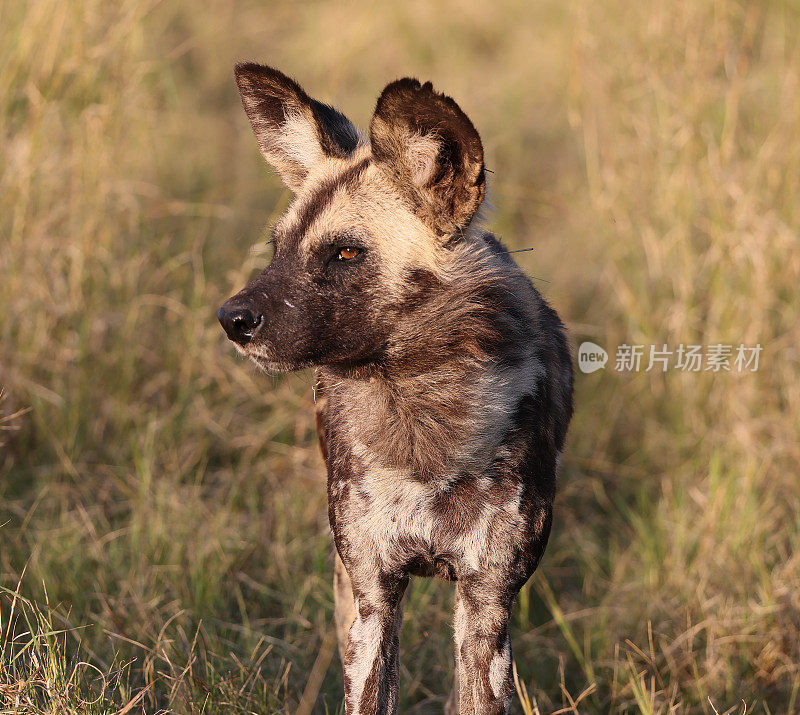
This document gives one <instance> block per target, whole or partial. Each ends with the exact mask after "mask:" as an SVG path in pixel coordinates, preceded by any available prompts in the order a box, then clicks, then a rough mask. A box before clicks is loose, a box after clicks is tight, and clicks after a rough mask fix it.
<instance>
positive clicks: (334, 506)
mask: <svg viewBox="0 0 800 715" xmlns="http://www.w3.org/2000/svg"><path fill="white" fill-rule="evenodd" d="M236 81H237V84H238V86H239V91H240V93H241V97H242V102H243V104H244V108H245V111H246V112H247V116H248V117H249V118H250V122H251V123H252V125H253V129H254V130H255V134H256V137H257V139H258V144H259V146H260V148H261V152H262V154H263V155H264V156H265V158H266V159H267V161H269V162H270V163H271V164H272V165H273V166H274V167H275V168H276V169H277V170H278V172H279V173H280V175H281V176H282V178H283V180H284V181H285V183H286V184H287V186H288V187H289V188H290V189H291V190H292V191H293V192H294V193H295V195H296V198H295V200H294V202H293V203H292V204H291V206H290V207H289V209H288V211H287V212H286V214H285V215H284V216H283V217H282V218H281V219H280V220H279V221H278V223H277V225H276V226H275V230H274V241H275V254H274V257H273V259H272V262H271V263H270V265H269V266H268V267H267V268H266V270H264V272H263V273H261V275H259V276H258V277H257V278H255V279H254V280H253V281H252V282H251V283H250V284H249V285H248V286H247V287H246V288H244V289H243V290H242V291H240V292H239V293H237V294H236V295H235V296H233V297H232V298H231V299H230V300H228V301H227V302H226V303H225V305H224V306H223V307H222V308H221V310H220V311H219V319H220V322H221V323H222V325H223V327H224V328H225V331H226V332H227V334H228V337H229V338H230V339H231V340H233V341H234V342H235V343H236V345H237V347H238V348H239V350H240V352H242V353H243V354H245V355H247V356H249V357H250V358H252V359H253V360H254V361H255V362H256V363H258V364H259V365H260V366H262V367H263V368H266V369H267V370H275V371H288V370H298V369H300V368H304V367H308V366H315V367H316V368H317V369H318V373H319V383H318V390H317V405H316V406H317V426H318V431H319V440H320V445H321V447H322V453H323V456H324V459H325V463H326V465H327V469H328V499H329V518H330V524H331V528H332V529H333V537H334V541H335V544H336V551H337V555H336V563H335V575H334V586H335V594H336V622H337V631H338V635H339V639H340V653H341V654H342V658H343V663H344V675H345V702H346V710H347V712H348V713H391V712H394V711H395V709H396V706H397V690H398V632H399V628H400V621H401V605H400V602H401V599H402V597H403V592H404V591H405V588H406V586H407V585H408V582H409V577H410V576H412V575H416V576H434V575H438V576H441V577H443V578H445V579H448V580H452V581H455V582H456V588H457V597H456V608H455V641H456V662H457V685H458V691H459V692H458V702H459V710H460V712H461V713H474V714H478V713H480V714H483V713H499V712H503V711H505V709H506V707H507V705H508V702H509V699H510V696H511V693H512V677H511V643H510V641H509V636H508V622H509V612H510V610H511V607H512V604H513V601H514V598H515V597H516V594H517V592H518V591H519V589H520V587H521V586H522V585H523V584H524V583H525V582H526V581H527V580H528V578H529V577H530V575H531V574H532V573H533V571H534V569H535V568H536V566H537V565H538V563H539V560H540V559H541V557H542V553H543V551H544V548H545V544H546V543H547V538H548V535H549V532H550V522H551V513H552V504H553V497H554V493H555V484H556V464H557V459H558V454H559V451H560V450H561V448H562V446H563V444H564V437H565V433H566V431H567V425H568V423H569V420H570V416H571V413H572V368H571V362H570V354H569V349H568V347H567V342H566V340H565V337H564V330H563V326H562V324H561V322H560V320H559V319H558V316H557V315H556V314H555V312H554V311H553V310H552V309H551V308H550V307H548V305H547V304H546V303H545V302H544V300H543V299H542V298H541V296H540V295H539V294H538V293H537V291H536V290H535V289H534V287H533V286H532V285H531V283H530V281H529V280H528V279H527V278H526V277H525V275H524V274H523V273H522V271H520V269H519V268H518V267H517V265H516V264H515V263H514V261H513V260H512V259H511V257H510V256H509V255H508V253H507V252H506V250H505V249H504V248H503V246H502V244H501V243H500V242H499V241H498V240H497V239H495V238H494V237H493V236H491V235H490V234H488V233H486V232H484V231H482V230H480V229H479V228H478V227H477V226H476V223H477V222H476V220H475V216H476V214H477V212H478V209H479V208H480V206H481V203H482V201H483V198H484V193H485V186H486V183H485V173H484V171H485V170H484V164H483V147H482V145H481V140H480V138H479V136H478V133H477V132H476V131H475V128H474V127H473V126H472V123H471V122H470V120H469V119H467V117H466V115H465V114H464V113H463V112H462V111H461V109H460V108H459V107H458V105H457V104H456V103H455V102H454V101H453V100H452V99H450V98H449V97H446V96H444V95H442V94H438V93H436V92H435V91H434V90H433V88H432V87H431V85H430V83H426V84H420V83H419V82H417V81H416V80H413V79H401V80H399V81H396V82H392V83H391V84H390V85H388V86H387V87H386V89H384V90H383V93H382V94H381V96H380V98H379V99H378V103H377V107H376V109H375V114H374V116H373V117H372V120H371V122H370V128H369V134H368V136H364V135H362V134H361V133H359V132H358V131H357V130H356V129H355V127H354V126H353V125H352V124H351V123H350V122H349V121H348V120H347V119H346V118H345V117H344V116H343V115H341V114H340V113H339V112H337V111H336V110H334V109H332V108H331V107H328V106H326V105H324V104H321V103H320V102H317V101H315V100H314V99H311V98H310V97H309V96H308V95H307V94H306V93H305V92H304V91H303V90H302V89H301V88H300V87H299V86H298V85H297V84H296V83H295V82H294V81H292V80H291V79H289V78H288V77H286V76H285V75H283V74H281V73H280V72H278V71H276V70H274V69H271V68H269V67H263V66H259V65H256V64H240V65H238V66H237V67H236Z"/></svg>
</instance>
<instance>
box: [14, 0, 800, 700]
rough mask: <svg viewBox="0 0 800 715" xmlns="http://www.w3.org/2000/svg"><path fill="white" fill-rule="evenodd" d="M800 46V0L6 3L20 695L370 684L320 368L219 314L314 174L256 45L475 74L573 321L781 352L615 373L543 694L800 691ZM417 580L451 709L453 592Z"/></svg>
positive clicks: (587, 329)
mask: <svg viewBox="0 0 800 715" xmlns="http://www.w3.org/2000/svg"><path fill="white" fill-rule="evenodd" d="M798 38H800V6H798V4H797V2H795V1H794V0H785V1H783V2H780V1H778V0H775V1H770V2H749V3H748V2H733V1H728V0H695V1H694V2H689V1H688V0H686V1H679V2H674V3H658V2H651V1H649V0H647V1H644V2H631V1H628V2H624V1H623V0H611V1H610V2H605V3H596V2H590V1H589V0H575V2H572V3H562V2H558V1H557V0H543V1H542V2H537V3H535V4H534V3H526V2H521V1H519V0H497V2H495V3H465V2H463V3H460V2H453V1H448V2H440V3H430V2H423V1H422V0H409V1H408V2H405V3H402V4H399V3H398V4H394V3H383V2H370V3H343V2H325V3H317V2H269V3H263V2H256V1H255V0H240V1H237V2H229V1H228V0H224V1H223V0H205V2H203V3H190V2H187V1H186V0H176V1H174V2H158V1H155V0H120V2H114V3H108V2H103V1H102V0H84V1H83V2H76V1H74V0H69V1H56V0H37V2H35V3H25V2H19V1H16V2H15V1H14V0H12V1H11V2H4V3H2V4H0V308H2V310H0V385H2V388H3V397H2V400H0V444H1V445H2V446H0V586H2V587H3V589H4V590H3V591H2V592H0V644H1V645H2V650H0V711H2V712H26V713H28V712H30V713H32V712H48V713H50V712H98V713H100V712H102V713H105V712H117V711H120V712H148V713H153V712H156V711H162V712H178V713H200V712H203V713H211V712H223V713H235V712H241V713H245V712H247V713H249V712H284V711H288V712H301V713H308V712H311V711H313V712H320V713H321V712H337V711H338V710H339V708H340V706H341V696H342V685H341V669H340V666H339V663H338V658H337V657H336V656H335V655H334V646H333V630H332V602H333V599H332V591H331V587H330V577H331V566H332V559H331V545H330V537H329V533H328V531H329V530H328V525H327V517H326V508H325V488H324V477H323V469H322V465H321V460H320V458H319V456H318V454H317V445H316V439H315V436H314V430H313V417H312V407H313V405H312V390H311V386H312V382H313V380H312V377H311V375H310V373H303V374H298V375H291V376H283V377H272V378H271V377H268V376H266V375H263V374H259V373H256V372H255V370H254V368H253V367H251V366H250V365H249V364H248V363H245V362H243V361H242V360H241V359H239V358H237V357H235V356H234V354H233V351H232V350H231V349H230V347H229V346H228V345H227V344H226V341H225V339H224V336H223V334H222V331H221V330H220V329H219V326H218V325H217V322H216V318H215V313H216V309H217V307H218V306H219V305H220V304H221V302H222V301H223V300H224V299H225V298H226V297H227V296H229V295H230V294H232V293H233V292H234V291H236V290H238V289H239V288H240V287H241V286H242V285H244V283H245V282H246V281H247V280H248V278H249V277H251V276H252V275H253V274H254V273H255V272H256V271H257V270H259V269H260V268H261V267H263V266H264V265H265V264H266V262H267V261H268V258H269V254H268V252H267V251H266V246H265V240H266V239H265V227H266V226H267V225H268V223H269V221H270V220H273V219H274V218H275V216H276V215H278V213H279V212H280V211H281V210H282V208H283V207H284V206H285V205H286V202H287V200H288V196H287V194H286V192H285V191H284V190H283V188H282V186H281V185H280V183H279V180H278V179H277V177H276V176H275V175H274V174H273V173H272V172H271V171H270V170H268V169H267V167H266V166H265V165H264V164H263V162H262V160H261V157H260V156H259V154H258V151H257V148H256V142H255V140H254V138H253V136H252V135H251V132H250V128H249V126H248V124H247V120H246V118H245V116H244V113H243V111H242V109H241V106H240V104H239V99H238V97H237V95H236V91H235V86H234V83H233V79H232V66H233V63H234V62H235V61H237V60H240V59H255V60H258V61H262V62H266V63H269V64H273V65H275V66H277V67H279V68H281V69H282V70H284V71H285V72H287V73H289V74H292V75H294V76H296V77H297V78H298V79H299V80H300V82H301V83H302V84H303V85H304V86H305V87H306V89H307V90H308V91H309V92H310V93H311V94H312V95H314V96H317V97H318V98H320V99H322V100H324V101H327V102H331V103H333V104H335V105H336V106H338V107H340V108H341V109H343V110H344V111H345V112H346V113H347V114H348V115H349V116H350V117H351V118H352V119H353V120H355V121H356V122H357V123H358V124H360V125H361V126H366V125H367V122H368V120H369V116H370V113H371V110H372V107H373V103H374V101H375V98H376V97H377V94H378V93H379V91H380V90H381V88H382V87H383V86H384V85H385V84H386V83H387V82H388V81H390V80H392V79H394V78H396V77H398V76H404V75H416V76H419V77H420V78H423V79H431V80H433V81H434V83H435V85H436V86H437V87H438V88H440V89H443V90H445V91H446V92H448V93H449V94H451V95H453V96H454V97H456V98H457V100H458V101H459V103H460V104H461V106H462V107H463V108H464V109H465V111H466V112H467V113H468V114H469V115H470V117H471V118H472V119H473V120H474V122H475V124H476V126H477V127H478V129H479V131H480V132H481V135H482V137H483V140H484V144H485V147H486V154H487V165H488V167H489V168H490V169H492V170H493V172H494V173H493V174H492V175H491V179H492V183H491V186H490V190H491V199H492V203H493V205H494V207H495V209H494V211H493V212H492V213H490V215H489V218H488V225H489V227H490V228H492V229H493V230H495V231H496V232H497V233H499V234H500V235H501V236H502V237H503V238H504V239H505V240H506V241H507V242H508V243H509V244H510V245H511V246H512V247H514V248H522V247H529V246H532V247H535V249H536V250H535V251H533V252H529V253H522V254H518V255H517V257H518V259H519V262H520V264H522V265H523V266H524V267H525V269H526V271H527V272H528V273H529V274H530V275H532V276H535V277H536V282H537V286H538V287H539V288H540V290H541V291H542V292H543V293H544V294H545V296H546V297H547V298H548V299H549V300H550V301H551V302H552V303H553V305H554V306H555V307H556V308H557V309H558V310H559V312H560V313H561V315H562V316H563V317H564V319H565V320H566V322H567V323H568V325H569V328H570V331H571V336H572V339H573V342H574V344H576V345H577V344H578V343H580V342H581V341H582V340H592V341H594V342H596V343H598V344H600V345H602V346H605V347H606V348H607V349H608V350H609V352H611V353H612V358H611V362H612V363H613V351H614V350H615V348H616V346H617V345H620V344H622V343H629V344H630V343H641V344H645V345H651V344H654V345H657V346H659V347H660V345H661V344H663V343H666V344H668V345H670V346H673V347H674V346H676V345H677V344H679V343H684V344H687V343H697V344H703V345H709V344H714V343H719V342H721V343H729V344H735V345H738V344H739V343H744V344H747V345H755V344H756V343H760V344H761V345H762V346H763V348H764V351H763V353H762V355H761V364H760V369H759V371H758V372H756V373H744V374H741V375H739V374H736V373H733V374H714V373H706V372H703V373H682V372H679V371H674V370H672V371H669V372H667V373H664V374H662V373H653V372H651V373H644V372H641V373H638V374H636V373H633V374H624V373H619V372H615V371H614V370H613V369H612V368H613V365H612V364H611V363H610V364H609V366H608V367H607V369H606V370H605V371H600V372H597V373H594V374H592V375H580V374H579V375H578V378H577V394H576V399H577V412H576V416H575V420H574V422H573V426H572V429H571V435H570V442H569V448H568V452H567V454H566V455H565V457H564V460H563V467H562V474H561V481H560V493H559V497H558V502H557V508H556V517H555V524H554V532H553V536H552V539H551V543H550V546H549V548H548V551H547V553H546V555H545V558H544V561H543V563H542V566H541V567H540V569H539V571H538V572H537V574H536V575H535V577H534V578H533V579H532V581H531V582H530V583H529V584H528V585H527V586H526V587H525V588H524V589H523V592H522V593H521V596H520V603H519V606H518V608H517V609H516V611H515V616H514V626H513V637H514V646H515V660H516V666H517V671H518V675H519V687H518V690H519V698H518V699H517V700H516V701H515V703H514V709H515V711H516V712H521V711H524V712H527V713H533V712H540V713H548V712H555V711H558V712H642V713H666V712H674V711H677V712H697V713H701V712H702V713H709V714H710V713H714V712H719V713H722V712H744V711H745V710H746V711H747V712H749V713H752V712H769V713H786V712H797V711H800V692H799V691H800V478H799V477H800V470H799V469H798V463H800V439H798V437H799V436H800V417H798V414H800V413H799V412H798V407H800V405H799V404H798V397H799V396H800V379H798V378H800V369H798V368H799V367H800V355H799V354H798V342H800V316H798V311H799V310H800V288H798V286H800V250H798V249H800V241H799V237H798V232H799V229H800V201H799V200H798V189H799V188H800V44H799V43H798ZM408 600H409V603H408V604H407V607H406V622H405V625H404V630H403V647H402V650H403V666H402V701H401V711H402V712H417V713H428V712H431V713H432V712H440V711H441V708H442V704H443V700H444V697H445V695H446V691H447V690H448V689H449V682H450V678H451V671H452V667H451V660H452V652H451V651H452V647H451V634H452V631H451V624H450V620H451V615H450V609H451V607H452V593H451V590H450V588H449V587H448V586H447V585H445V584H442V583H438V582H432V581H421V580H418V581H417V582H416V583H415V585H414V587H413V589H412V591H411V593H410V596H409V599H408ZM126 708H127V709H126Z"/></svg>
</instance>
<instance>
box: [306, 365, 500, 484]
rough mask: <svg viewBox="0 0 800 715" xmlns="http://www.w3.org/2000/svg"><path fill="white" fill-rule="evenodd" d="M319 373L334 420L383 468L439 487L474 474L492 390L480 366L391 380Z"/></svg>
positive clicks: (443, 368)
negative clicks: (462, 472)
mask: <svg viewBox="0 0 800 715" xmlns="http://www.w3.org/2000/svg"><path fill="white" fill-rule="evenodd" d="M320 372H321V383H322V384H323V386H324V390H325V391H326V392H327V396H328V405H329V411H330V412H329V413H330V414H331V415H332V418H333V419H334V420H336V422H337V424H338V425H339V426H340V427H341V428H342V429H344V430H346V431H347V432H348V434H349V437H350V438H351V439H352V443H354V444H360V445H362V449H364V450H365V451H366V452H368V453H369V454H371V455H372V458H373V459H374V460H375V461H376V463H378V464H379V465H380V466H382V467H385V468H391V469H397V470H402V471H403V472H405V473H407V474H408V475H409V476H413V477H415V478H419V479H424V480H436V481H438V480H440V479H442V478H450V477H454V476H457V474H454V473H453V472H454V470H455V471H456V472H457V471H458V470H463V469H467V468H469V465H470V463H471V458H472V457H473V453H474V452H475V451H476V447H478V446H479V445H481V446H482V445H483V444H484V441H483V436H486V429H487V422H488V420H487V416H488V415H487V414H486V413H487V403H488V402H489V399H488V397H489V396H488V395H487V394H486V389H487V387H488V385H487V384H485V383H486V379H485V377H484V376H482V375H481V374H480V372H479V370H478V366H477V365H475V364H468V363H467V362H466V361H457V362H452V363H447V364H443V365H441V366H440V367H438V368H437V369H434V370H431V371H429V372H427V373H424V374H414V375H406V376H404V377H400V378H394V379H390V378H387V376H385V375H380V374H376V375H373V376H372V377H369V378H367V379H360V378H358V379H354V378H353V377H351V376H345V375H342V374H341V373H339V372H336V371H331V370H326V369H323V370H321V371H320ZM481 433H483V436H482V434H481Z"/></svg>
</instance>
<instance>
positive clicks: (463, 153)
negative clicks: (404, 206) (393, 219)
mask: <svg viewBox="0 0 800 715" xmlns="http://www.w3.org/2000/svg"><path fill="white" fill-rule="evenodd" d="M369 135H370V142H371V144H372V154H373V156H374V157H375V159H376V160H377V161H379V162H381V163H383V164H384V165H385V166H386V168H387V169H388V170H389V172H390V174H391V175H392V176H393V178H394V179H395V181H396V183H397V185H398V188H400V190H401V191H403V192H404V193H405V194H406V196H407V198H409V199H410V200H411V202H412V205H413V206H414V207H415V210H416V212H417V214H418V215H419V216H420V218H422V219H423V220H424V221H425V222H426V223H427V224H428V225H429V226H430V227H431V228H433V229H434V230H435V231H436V232H437V233H438V234H439V235H441V236H443V237H444V236H447V237H449V236H451V235H453V234H454V233H456V232H457V231H458V230H459V229H462V228H464V227H465V226H466V225H467V224H468V223H469V222H470V220H471V219H472V217H473V216H474V215H475V212H476V211H477V210H478V207H479V206H480V204H481V202H482V201H483V197H484V194H485V192H486V177H485V173H484V166H483V146H482V144H481V138H480V137H479V136H478V132H477V131H476V130H475V127H474V126H472V122H470V120H469V119H468V118H467V115H466V114H464V112H462V111H461V108H460V107H459V106H458V105H457V104H456V103H455V102H454V101H453V100H452V99H451V98H450V97H447V96H445V95H443V94H439V93H438V92H435V91H434V89H433V86H432V85H431V83H430V82H426V83H425V84H420V83H419V82H418V81H417V80H415V79H400V80H397V81H396V82H392V83H391V84H390V85H388V86H387V87H386V89H384V90H383V93H382V94H381V96H380V98H379V99H378V105H377V107H376V108H375V114H374V116H373V117H372V122H371V123H370V127H369Z"/></svg>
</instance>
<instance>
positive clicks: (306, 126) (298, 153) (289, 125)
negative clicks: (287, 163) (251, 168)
mask: <svg viewBox="0 0 800 715" xmlns="http://www.w3.org/2000/svg"><path fill="white" fill-rule="evenodd" d="M280 142H281V149H282V150H283V151H284V152H285V153H286V155H287V156H288V157H289V158H290V159H291V160H292V161H294V162H296V163H298V164H300V166H303V167H305V168H306V169H308V168H310V167H312V166H314V165H315V164H317V163H318V162H320V161H322V159H323V153H322V147H321V146H320V143H319V137H318V136H317V131H316V129H315V128H314V126H313V125H312V124H311V122H309V121H308V119H307V118H306V117H304V116H303V115H302V114H290V115H289V116H288V117H287V118H286V121H285V122H284V124H283V127H282V128H281V138H280Z"/></svg>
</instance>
